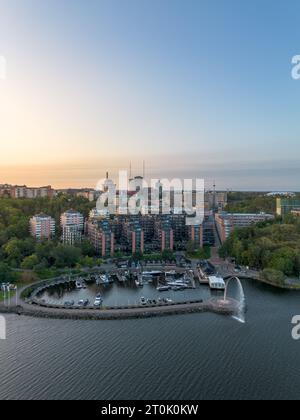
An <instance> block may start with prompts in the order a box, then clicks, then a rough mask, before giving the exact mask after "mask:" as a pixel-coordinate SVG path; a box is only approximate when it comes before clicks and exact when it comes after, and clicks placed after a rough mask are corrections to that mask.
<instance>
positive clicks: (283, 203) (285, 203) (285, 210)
mask: <svg viewBox="0 0 300 420" xmlns="http://www.w3.org/2000/svg"><path fill="white" fill-rule="evenodd" d="M299 208H300V200H297V199H295V198H286V199H282V198H277V200H276V213H277V215H278V216H286V215H287V214H289V213H291V211H292V210H294V209H299Z"/></svg>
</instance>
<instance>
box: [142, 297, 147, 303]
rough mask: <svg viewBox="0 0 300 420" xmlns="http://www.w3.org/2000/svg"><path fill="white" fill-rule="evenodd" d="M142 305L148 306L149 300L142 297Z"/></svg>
mask: <svg viewBox="0 0 300 420" xmlns="http://www.w3.org/2000/svg"><path fill="white" fill-rule="evenodd" d="M141 305H147V300H146V299H145V298H144V297H141Z"/></svg>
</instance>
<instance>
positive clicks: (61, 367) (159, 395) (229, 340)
mask: <svg viewBox="0 0 300 420" xmlns="http://www.w3.org/2000/svg"><path fill="white" fill-rule="evenodd" d="M244 288H245V293H246V298H247V304H248V312H247V315H246V324H241V323H239V322H237V321H235V320H234V319H232V318H229V317H223V316H219V315H214V314H195V315H184V316H175V317H166V318H153V319H145V320H128V321H108V322H106V321H105V322H97V321H62V320H45V319H35V318H27V317H17V316H14V315H11V316H7V324H8V325H7V327H8V337H7V340H6V341H0V398H2V399H6V398H10V399H25V398H26V399H45V398H46V399H47V398H49V399H50V398H51V399H63V398H66V399H204V398H209V399H225V398H226V399H227V398H229V399H241V398H268V399H281V398H282V399H299V398H300V341H298V342H297V341H293V340H292V338H291V328H292V326H291V319H292V317H293V316H294V315H296V314H300V294H299V293H292V292H281V291H276V290H274V289H271V288H269V287H266V286H262V285H258V284H252V283H248V282H247V283H244Z"/></svg>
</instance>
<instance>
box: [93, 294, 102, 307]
mask: <svg viewBox="0 0 300 420" xmlns="http://www.w3.org/2000/svg"><path fill="white" fill-rule="evenodd" d="M102 302H103V299H102V297H100V296H97V297H96V299H95V302H94V306H95V307H99V306H101V305H102Z"/></svg>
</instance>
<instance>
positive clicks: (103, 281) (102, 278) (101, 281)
mask: <svg viewBox="0 0 300 420" xmlns="http://www.w3.org/2000/svg"><path fill="white" fill-rule="evenodd" d="M108 283H109V277H108V276H107V275H106V274H103V275H101V276H98V277H97V279H96V284H97V285H98V286H99V285H100V284H108Z"/></svg>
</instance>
